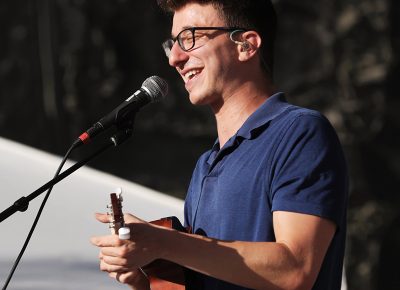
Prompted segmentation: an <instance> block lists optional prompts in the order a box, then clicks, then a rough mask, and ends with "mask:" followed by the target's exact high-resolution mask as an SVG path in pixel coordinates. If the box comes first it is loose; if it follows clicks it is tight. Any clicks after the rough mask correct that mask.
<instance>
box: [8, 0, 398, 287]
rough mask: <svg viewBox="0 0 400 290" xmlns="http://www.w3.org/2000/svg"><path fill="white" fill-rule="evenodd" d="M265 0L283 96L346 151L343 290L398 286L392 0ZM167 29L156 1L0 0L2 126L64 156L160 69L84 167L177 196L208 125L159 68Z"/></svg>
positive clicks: (205, 115)
mask: <svg viewBox="0 0 400 290" xmlns="http://www.w3.org/2000/svg"><path fill="white" fill-rule="evenodd" d="M274 2H275V4H276V8H277V12H278V16H279V22H280V27H279V38H278V42H277V45H276V64H275V72H276V73H275V80H276V83H277V85H278V87H279V88H280V89H281V90H283V91H285V92H287V94H288V98H289V100H290V101H291V102H293V103H295V104H299V105H302V106H306V107H310V108H314V109H317V110H320V111H321V112H323V113H324V114H325V115H326V116H327V117H328V118H329V120H330V121H331V122H332V124H333V125H334V127H335V128H336V130H337V132H338V134H339V137H340V139H341V141H342V144H343V147H344V149H345V152H346V156H347V159H348V164H349V168H350V174H351V188H350V191H351V196H350V208H349V217H348V219H349V229H348V247H347V255H346V273H347V280H348V286H349V289H351V290H353V289H354V290H355V289H360V290H361V289H362V290H373V289H374V290H375V289H376V290H378V289H389V290H390V289H396V290H398V289H400V276H399V266H398V261H399V260H400V250H399V245H400V229H399V228H400V214H399V204H400V202H399V200H400V196H399V185H400V184H399V183H400V178H399V177H400V153H399V149H398V148H399V145H400V134H399V128H400V114H399V112H398V109H399V94H400V86H399V84H398V83H399V81H400V79H399V76H400V63H399V56H400V23H399V22H400V20H399V16H400V2H399V1H396V0H335V1H332V0H329V1H328V0H321V1H312V0H303V1H296V0H276V1H274ZM169 28H170V22H169V20H168V17H167V16H166V15H164V14H163V13H161V12H160V11H159V10H158V8H157V5H156V1H133V0H132V1H128V0H103V1H94V0H75V1H74V0H54V1H50V0H28V1H27V0H12V1H11V0H2V1H0V136H2V137H5V138H9V139H12V140H16V141H18V142H21V143H25V144H28V145H30V146H33V147H36V148H39V149H42V150H46V151H48V152H51V153H55V154H58V155H63V154H64V153H65V151H66V150H67V149H68V147H69V145H70V144H71V142H72V141H73V140H74V139H75V138H76V137H77V136H79V135H80V133H81V132H82V131H83V130H84V129H86V128H87V127H89V126H90V125H92V123H94V122H95V121H97V120H98V119H99V118H100V117H102V116H103V115H104V114H105V113H108V112H109V111H111V109H113V108H114V107H116V106H117V105H119V104H120V103H121V102H122V101H123V100H125V99H126V98H127V97H128V96H129V95H130V94H131V93H133V92H134V91H135V90H136V89H138V88H139V87H140V86H141V84H142V82H143V81H144V80H145V79H146V78H147V77H149V76H151V75H159V76H161V77H163V78H165V79H166V80H167V81H168V83H169V91H170V92H169V95H168V96H167V98H166V99H165V100H164V101H163V102H161V103H158V104H154V105H151V106H147V107H146V108H144V109H143V110H142V111H141V112H140V113H139V114H138V115H137V118H136V124H135V131H134V136H133V138H132V139H131V140H129V141H128V142H127V143H126V144H123V145H122V146H121V147H119V148H118V149H117V150H112V151H110V152H107V153H105V154H104V155H103V156H101V157H99V158H98V159H97V160H95V161H94V162H92V163H91V166H93V167H95V168H98V169H101V170H104V171H107V172H110V173H112V174H115V175H118V176H121V177H123V178H126V179H129V180H131V181H134V182H138V183H140V184H143V185H146V186H149V187H151V188H154V189H157V190H160V191H163V192H166V193H168V194H171V195H174V196H177V197H181V198H184V196H185V190H186V187H187V185H188V182H189V179H190V176H191V170H192V168H193V166H194V165H195V162H196V159H197V157H198V156H199V155H200V154H201V153H202V152H204V151H205V150H207V149H208V148H209V147H210V146H211V145H212V144H213V142H214V139H215V137H216V132H215V129H214V119H213V116H212V114H211V113H210V111H209V109H208V108H199V107H193V106H191V104H190V102H189V101H188V98H187V94H186V92H185V90H184V87H183V85H182V81H180V79H179V77H178V75H177V74H176V73H175V72H174V70H173V69H172V68H170V67H169V66H168V63H167V59H166V58H165V56H164V54H163V51H162V49H161V46H160V43H161V42H162V41H163V40H164V39H165V38H166V37H167V36H168V35H169ZM92 146H94V145H92ZM92 149H93V148H92V147H91V146H88V148H82V149H81V150H79V151H77V152H76V153H74V155H73V158H74V159H76V160H78V159H80V158H81V157H83V156H86V155H87V154H88V152H89V151H90V150H92Z"/></svg>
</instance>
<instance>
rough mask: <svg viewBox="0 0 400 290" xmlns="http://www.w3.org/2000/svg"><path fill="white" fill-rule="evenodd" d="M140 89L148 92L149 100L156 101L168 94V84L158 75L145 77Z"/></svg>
mask: <svg viewBox="0 0 400 290" xmlns="http://www.w3.org/2000/svg"><path fill="white" fill-rule="evenodd" d="M142 89H145V90H146V91H147V92H148V93H149V95H150V97H151V99H152V100H151V102H157V101H159V100H161V99H162V98H164V97H165V96H166V95H167V94H168V84H167V82H166V81H165V80H163V79H162V78H160V77H159V76H151V77H149V78H147V79H146V80H145V81H144V82H143V84H142Z"/></svg>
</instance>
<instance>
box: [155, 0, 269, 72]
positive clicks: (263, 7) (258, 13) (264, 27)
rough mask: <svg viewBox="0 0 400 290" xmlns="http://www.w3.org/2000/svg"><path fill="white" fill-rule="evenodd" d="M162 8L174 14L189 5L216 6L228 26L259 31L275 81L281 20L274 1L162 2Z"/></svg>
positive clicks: (263, 53)
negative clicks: (276, 49)
mask: <svg viewBox="0 0 400 290" xmlns="http://www.w3.org/2000/svg"><path fill="white" fill-rule="evenodd" d="M157 2H158V5H159V6H160V7H161V8H162V9H163V10H164V11H167V12H170V13H174V12H175V11H177V10H179V9H181V8H182V7H183V6H185V5H186V4H188V3H199V4H211V5H213V6H214V7H215V8H216V10H217V11H218V13H219V14H220V15H221V17H222V19H223V20H224V21H225V23H226V25H227V26H231V27H243V28H249V29H252V30H255V31H257V32H258V33H259V34H260V37H261V39H262V44H261V48H260V51H261V62H262V66H263V68H264V70H265V71H266V72H267V73H268V75H270V77H272V70H273V58H274V43H275V37H276V27H277V17H276V13H275V9H274V7H273V5H272V3H271V0H158V1H157Z"/></svg>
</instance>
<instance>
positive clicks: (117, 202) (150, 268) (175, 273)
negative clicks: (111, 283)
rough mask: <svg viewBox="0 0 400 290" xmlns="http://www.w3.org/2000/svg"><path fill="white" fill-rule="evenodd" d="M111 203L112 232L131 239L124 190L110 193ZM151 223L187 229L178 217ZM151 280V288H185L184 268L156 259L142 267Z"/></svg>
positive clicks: (153, 289) (160, 289)
mask: <svg viewBox="0 0 400 290" xmlns="http://www.w3.org/2000/svg"><path fill="white" fill-rule="evenodd" d="M110 199H111V203H110V204H109V205H107V208H108V213H107V214H108V215H110V222H109V227H110V228H111V233H112V234H116V235H118V236H119V238H120V239H129V238H130V232H129V228H128V227H125V221H124V215H123V213H122V201H123V198H122V190H121V189H117V190H116V192H115V193H110ZM150 223H151V224H154V225H158V226H162V227H166V228H173V229H176V230H179V231H186V229H185V228H184V227H183V226H182V224H181V223H180V221H179V219H178V218H177V217H174V216H173V217H166V218H162V219H159V220H155V221H152V222H150ZM140 270H141V271H142V272H143V274H145V275H146V276H147V278H148V279H149V282H150V289H151V290H183V289H185V286H184V284H185V283H184V281H183V280H184V279H182V278H183V277H184V276H183V275H184V274H183V273H184V272H183V271H184V270H183V267H181V266H180V265H178V264H175V263H172V262H169V261H166V260H162V259H159V260H155V261H153V262H151V263H150V264H148V265H146V266H144V267H143V268H140Z"/></svg>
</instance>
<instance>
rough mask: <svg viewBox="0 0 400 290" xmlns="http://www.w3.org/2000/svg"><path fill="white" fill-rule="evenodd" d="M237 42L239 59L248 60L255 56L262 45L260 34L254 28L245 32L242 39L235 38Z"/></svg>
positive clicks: (241, 36)
mask: <svg viewBox="0 0 400 290" xmlns="http://www.w3.org/2000/svg"><path fill="white" fill-rule="evenodd" d="M234 42H235V43H236V44H237V49H238V54H239V60H240V61H247V60H249V59H251V58H253V57H254V55H255V54H256V53H257V52H258V49H259V48H260V46H261V37H260V35H259V34H258V33H257V32H256V31H253V30H250V31H246V32H243V33H242V34H241V35H240V40H234Z"/></svg>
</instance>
